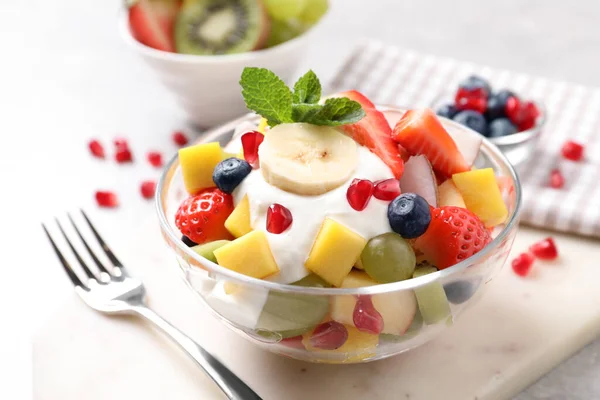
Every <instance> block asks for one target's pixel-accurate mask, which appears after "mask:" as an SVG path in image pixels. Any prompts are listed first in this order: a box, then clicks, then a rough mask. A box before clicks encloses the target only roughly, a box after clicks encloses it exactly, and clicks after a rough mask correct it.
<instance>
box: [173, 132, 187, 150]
mask: <svg viewBox="0 0 600 400" xmlns="http://www.w3.org/2000/svg"><path fill="white" fill-rule="evenodd" d="M172 138H173V142H175V144H176V145H177V146H179V147H183V146H185V145H186V144H188V142H189V140H188V138H187V136H185V134H184V133H183V132H181V131H175V132H173V136H172Z"/></svg>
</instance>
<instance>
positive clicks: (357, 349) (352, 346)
mask: <svg viewBox="0 0 600 400" xmlns="http://www.w3.org/2000/svg"><path fill="white" fill-rule="evenodd" d="M346 329H347V330H348V339H347V340H346V342H345V343H344V344H343V345H342V346H341V347H339V348H337V349H335V350H323V349H319V348H316V347H313V346H311V344H310V337H311V335H312V331H310V332H308V333H305V334H304V335H302V344H304V347H306V350H309V351H314V352H319V353H322V352H326V353H340V354H343V355H344V356H345V357H344V359H343V360H341V361H339V362H341V363H354V362H358V361H362V360H364V359H367V358H371V357H374V356H375V354H376V348H377V345H378V344H379V335H373V334H371V333H366V332H361V331H359V330H358V329H356V328H355V327H353V326H346Z"/></svg>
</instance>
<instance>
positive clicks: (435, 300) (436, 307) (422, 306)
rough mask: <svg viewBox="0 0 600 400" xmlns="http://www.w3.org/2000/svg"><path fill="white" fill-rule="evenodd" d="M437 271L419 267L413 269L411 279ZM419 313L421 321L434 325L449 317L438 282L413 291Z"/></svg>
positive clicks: (446, 300) (448, 307)
mask: <svg viewBox="0 0 600 400" xmlns="http://www.w3.org/2000/svg"><path fill="white" fill-rule="evenodd" d="M436 271H437V269H436V268H435V267H433V266H431V265H421V266H419V267H417V269H415V272H414V273H413V278H418V277H420V276H423V275H427V274H431V273H433V272H436ZM415 296H417V303H418V304H419V311H421V315H422V316H423V321H424V322H425V323H426V324H428V325H431V324H436V323H438V322H440V321H442V320H443V319H445V318H447V317H449V316H450V315H451V310H450V303H448V298H447V297H446V292H445V291H444V288H443V287H442V285H441V284H440V283H439V282H431V283H430V284H427V285H425V286H421V287H419V288H416V289H415Z"/></svg>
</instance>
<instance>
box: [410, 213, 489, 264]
mask: <svg viewBox="0 0 600 400" xmlns="http://www.w3.org/2000/svg"><path fill="white" fill-rule="evenodd" d="M491 240H492V237H491V236H490V233H489V231H488V230H487V229H485V226H484V225H483V222H481V220H480V219H479V218H477V216H476V215H475V214H473V213H472V212H471V211H469V210H467V209H465V208H461V207H451V206H445V207H440V208H435V209H433V212H432V213H431V222H430V223H429V227H428V228H427V231H425V233H424V234H423V235H421V236H420V237H419V238H417V240H416V241H415V247H417V248H418V249H419V250H420V251H422V252H423V254H425V258H426V259H427V260H428V261H429V262H431V263H432V264H433V265H435V266H436V267H438V268H439V269H444V268H448V267H450V266H452V265H454V264H457V263H459V262H461V261H463V260H465V259H467V258H469V257H471V256H472V255H473V254H475V253H477V252H478V251H479V250H481V249H483V248H484V247H485V245H486V244H488V243H489V242H490V241H491Z"/></svg>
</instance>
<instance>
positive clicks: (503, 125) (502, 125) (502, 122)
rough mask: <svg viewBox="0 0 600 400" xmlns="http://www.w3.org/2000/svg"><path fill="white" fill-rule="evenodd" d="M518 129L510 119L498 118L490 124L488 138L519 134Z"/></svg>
mask: <svg viewBox="0 0 600 400" xmlns="http://www.w3.org/2000/svg"><path fill="white" fill-rule="evenodd" d="M517 131H518V129H517V127H516V126H515V125H514V124H513V123H512V122H510V120H509V119H508V118H498V119H495V120H493V121H492V122H490V125H489V128H488V137H491V138H495V137H501V136H507V135H512V134H513V133H517Z"/></svg>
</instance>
